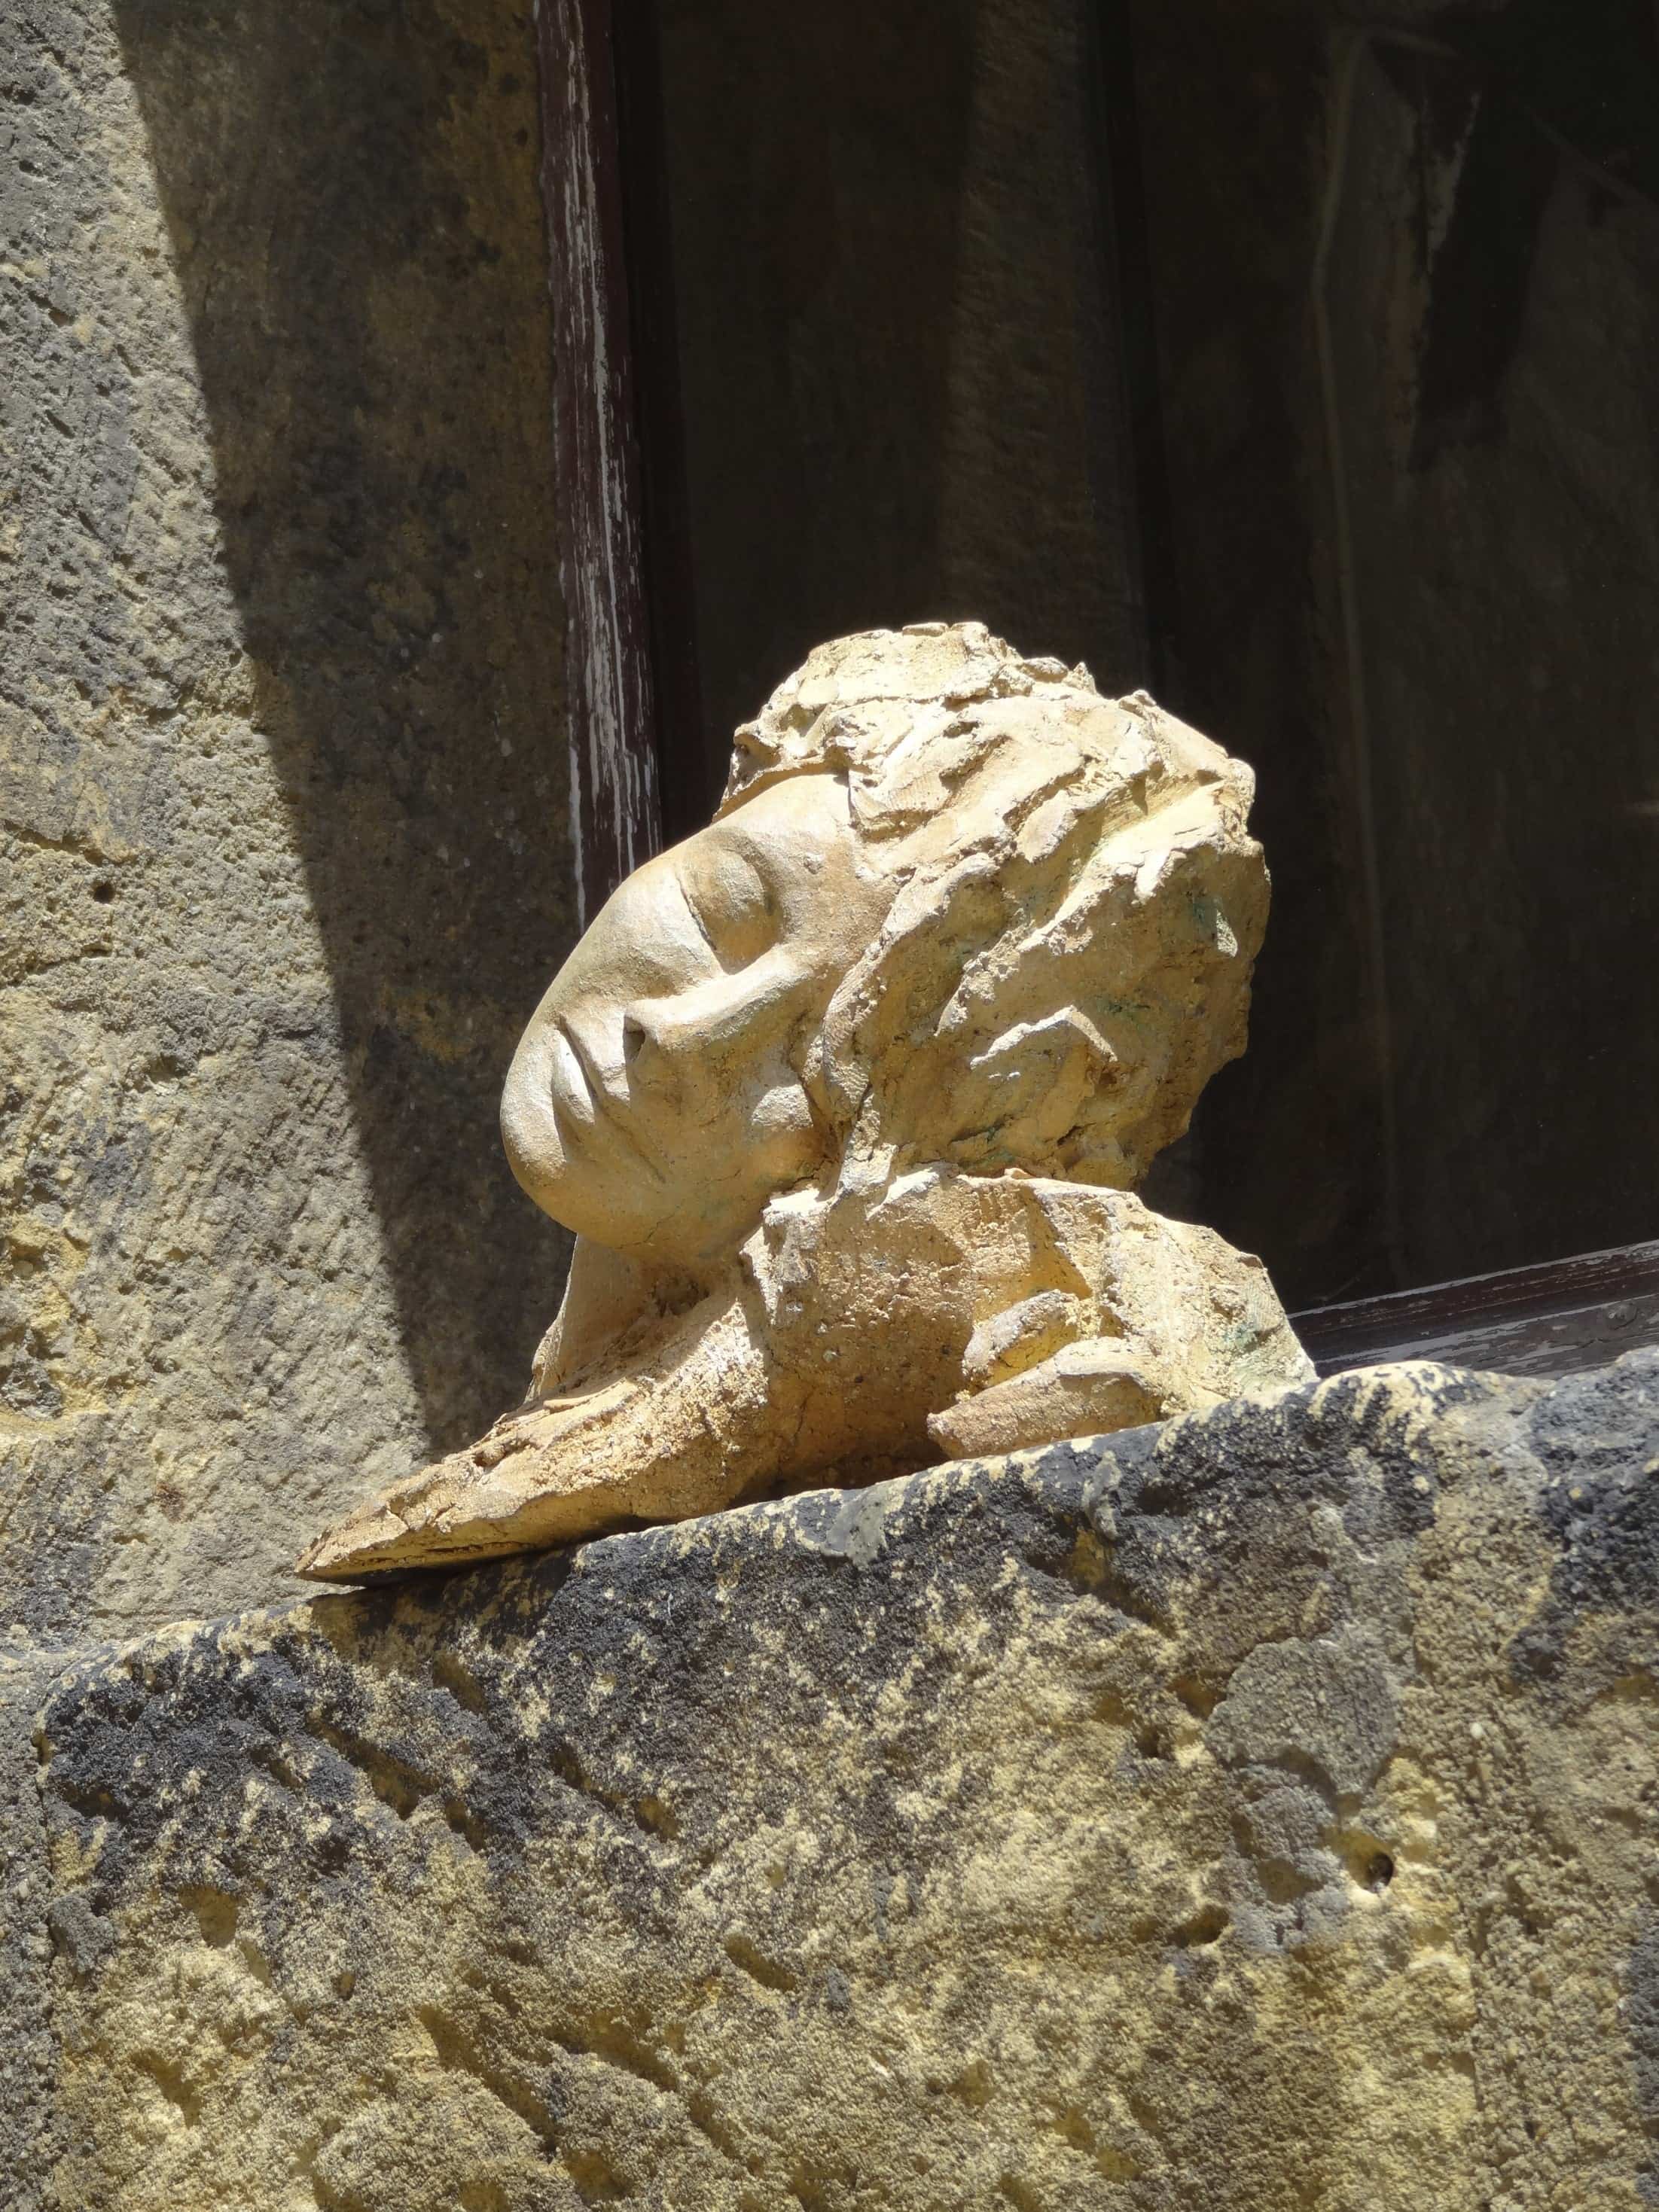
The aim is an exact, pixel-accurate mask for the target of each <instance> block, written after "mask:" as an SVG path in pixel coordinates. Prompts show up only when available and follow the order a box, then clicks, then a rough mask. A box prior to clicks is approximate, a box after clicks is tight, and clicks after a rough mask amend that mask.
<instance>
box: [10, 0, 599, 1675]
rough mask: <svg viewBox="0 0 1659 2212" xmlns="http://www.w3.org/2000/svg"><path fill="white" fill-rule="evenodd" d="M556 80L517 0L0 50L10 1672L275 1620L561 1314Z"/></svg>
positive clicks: (18, 33) (184, 13) (315, 14)
mask: <svg viewBox="0 0 1659 2212" xmlns="http://www.w3.org/2000/svg"><path fill="white" fill-rule="evenodd" d="M534 73H535V72H534V53H533V39H532V24H531V16H530V9H529V7H528V5H527V4H520V0H410V5H408V6H406V7H400V8H398V9H386V8H384V7H382V6H380V4H379V3H378V0H296V4H295V5H293V6H284V7H283V8H280V9H269V8H259V7H256V6H252V5H248V4H245V0H200V4H197V0H191V4H190V5H187V6H181V5H178V4H175V0H19V4H18V5H16V6H15V7H11V8H8V9H6V10H5V11H4V12H3V19H0V75H3V79H4V82H5V87H6V94H7V96H6V99H5V100H4V102H3V114H0V154H3V159H0V228H3V232H4V237H5V252H4V255H3V257H0V344H3V349H4V355H5V361H6V374H5V379H4V391H3V394H0V450H3V452H4V454H5V465H6V478H7V495H6V502H5V507H4V510H3V518H0V593H3V599H4V613H3V619H4V629H5V635H6V652H5V665H4V668H3V671H0V1070H3V1073H0V1216H3V1219H4V1233H3V1236H0V1632H6V1631H10V1632H14V1634H15V1633H18V1632H21V1633H22V1634H23V1635H26V1636H27V1638H30V1639H32V1640H34V1641H37V1642H40V1643H56V1644H62V1643H64V1642H65V1641H70V1642H72V1641H76V1640H80V1639H82V1638H87V1637H88V1636H93V1637H97V1636H112V1637H114V1636H123V1635H132V1634H136V1633H139V1632H143V1631H145V1630H148V1629H150V1628H153V1627H158V1626H161V1624H163V1623H164V1622H166V1621H167V1620H171V1619H173V1618H176V1617H177V1616H179V1614H181V1613H191V1612H197V1611H201V1612H211V1613H224V1612H228V1611H230V1610H233V1609H234V1608H237V1607H245V1606H248V1605H252V1604H258V1603H268V1602H270V1601H271V1599H272V1597H273V1595H275V1594H276V1593H278V1592H280V1591H281V1590H283V1588H284V1586H285V1578H286V1570H287V1567H288V1565H289V1560H290V1559H291V1558H292V1556H293V1552H294V1549H295V1541H296V1537H297V1534H298V1533H299V1531H300V1530H301V1529H302V1528H304V1527H305V1526H306V1525H307V1522H309V1521H314V1520H315V1519H316V1517H317V1516H319V1514H325V1513H326V1511H327V1510H330V1508H331V1506H340V1507H343V1505H344V1504H346V1503H347V1502H348V1501H349V1500H350V1499H352V1498H355V1497H356V1495H357V1493H358V1492H359V1490H360V1488H361V1486H362V1481H363V1479H364V1475H365V1473H366V1471H368V1470H375V1471H380V1472H381V1473H382V1474H383V1476H384V1477H385V1478H386V1479H389V1478H390V1477H391V1476H392V1475H393V1474H397V1473H399V1472H401V1471H402V1470H403V1469H404V1468H406V1467H408V1466H409V1465H410V1464H411V1463H413V1462H416V1461H418V1460H419V1459H420V1457H421V1456H422V1454H423V1453H425V1452H428V1451H429V1450H430V1449H432V1448H433V1447H434V1445H435V1444H438V1445H446V1444H450V1443H459V1442H460V1441H462V1440H463V1439H464V1438H465V1437H468V1436H470V1435H472V1434H475V1433H476V1432H477V1428H478V1427H479V1426H480V1425H481V1424H482V1423H483V1421H484V1420H485V1419H488V1418H489V1417H490V1416H491V1415H493V1413H495V1411H496V1410H497V1408H498V1407H499V1406H500V1405H501V1402H502V1400H503V1398H504V1397H505V1396H506V1395H508V1394H509V1393H510V1392H511V1391H513V1389H516V1388H517V1387H518V1385H519V1383H520V1380H521V1377H522V1374H523V1371H524V1369H525V1367H526V1364H527V1362H528V1358H529V1355H530V1352H531V1351H532V1347H533V1345H534V1341H535V1337H536V1334H537V1332H538V1328H539V1327H540V1326H541V1325H542V1324H543V1323H544V1313H545V1308H546V1306H547V1304H549V1303H550V1300H551V1298H552V1297H553V1295H554V1293H555V1291H556V1285H557V1279H558V1272H559V1270H558V1264H557V1263H558V1259H559V1249H560V1248H559V1244H558V1241H557V1237H556V1232H555V1231H551V1230H550V1229H548V1228H547V1227H546V1226H545V1225H544V1224H542V1223H541V1222H540V1221H539V1220H538V1218H537V1217H536V1215H535V1214H534V1212H533V1211H532V1208H531V1207H530V1206H528V1205H527V1204H526V1203H525V1202H523V1201H522V1200H520V1198H519V1197H518V1194H516V1193H515V1192H514V1191H513V1188H512V1187H511V1185H510V1183H509V1182H508V1180H507V1176H505V1175H504V1174H503V1173H502V1172H501V1166H500V1158H499V1147H498V1145H497V1141H496V1138H495V1128H494V1121H495V1096H496V1093H497V1092H498V1091H499V1089H500V1085H501V1074H502V1072H503V1071H504V1069H505V1067H506V1065H507V1060H508V1059H509V1057H510V1055H511V1050H512V1044H513V1037H514V1036H515V1035H516V1033H517V1030H518V1028H519V1026H520V1024H521V1022H522V1020H523V1018H524V1016H525V1014H526V1012H528V1011H529V1007H530V1005H531V1004H532V1003H533V998H534V994H535V991H536V989H537V988H538V987H539V984H540V982H541V981H542V979H543V977H544V974H545V971H546V969H547V968H548V967H549V966H550V965H551V964H552V963H554V961H555V960H556V958H557V957H558V956H559V953H560V952H561V951H562V947H563V945H565V944H566V943H567V942H568V937H569V934H570V929H569V918H570V913H571V905H572V902H571V899H570V883H569V873H570V872H569V863H568V842H567V839H566V836H565V832H564V829H563V826H562V825H563V821H564V816H565V811H566V809H565V791H564V769H563V746H562V728H561V720H560V716H561V711H562V698H561V684H562V669H561V660H560V644H559V641H560V635H561V629H562V615H561V609H560V605H559V600H558V592H557V586H556V568H557V544H556V511H557V502H556V500H555V498H554V495H553V487H552V481H551V471H552V455H551V448H550V440H549V438H548V435H547V422H548V418H549V410H550V358H551V336H550V328H551V326H550V314H551V307H550V301H549V300H548V296H547V286H546V258H545V249H544V232H543V222H542V215H541V209H540V204H539V199H538V191H537V181H536V170H537V161H538V137H537V125H536V111H535V93H534ZM394 894H395V895H394Z"/></svg>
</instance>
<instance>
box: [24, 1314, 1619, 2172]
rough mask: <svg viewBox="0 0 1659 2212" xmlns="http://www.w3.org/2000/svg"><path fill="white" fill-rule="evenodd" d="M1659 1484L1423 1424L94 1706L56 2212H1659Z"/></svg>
mask: <svg viewBox="0 0 1659 2212" xmlns="http://www.w3.org/2000/svg"><path fill="white" fill-rule="evenodd" d="M1656 1453H1659V1355H1654V1354H1651V1353H1643V1354H1636V1355H1632V1357H1631V1358H1629V1359H1627V1360H1626V1361H1624V1362H1621V1363H1620V1364H1619V1365H1618V1366H1617V1367H1615V1368H1613V1369H1611V1370H1605V1371H1603V1372H1602V1373H1601V1374H1599V1375H1595V1376H1586V1377H1577V1378H1574V1379H1573V1380H1571V1381H1570V1382H1563V1383H1558V1384H1555V1385H1553V1386H1547V1385H1544V1384H1541V1383H1504V1382H1501V1381H1499V1380H1498V1379H1497V1378H1493V1377H1479V1376H1468V1375H1459V1374H1455V1373H1451V1372H1449V1371H1447V1370H1437V1369H1432V1368H1425V1367H1418V1368H1398V1369H1382V1370H1374V1371H1373V1372H1371V1373H1370V1374H1366V1375H1358V1376H1344V1377H1341V1378H1339V1379H1337V1380H1336V1381H1334V1382H1330V1383H1324V1384H1322V1385H1319V1386H1317V1387H1316V1388H1312V1389H1303V1390H1299V1391H1297V1392H1293V1393H1291V1395H1289V1396H1288V1397H1286V1398H1285V1399H1283V1400H1281V1401H1278V1402H1276V1403H1271V1404H1267V1405H1261V1406H1252V1405H1246V1404H1242V1403H1241V1404H1235V1405H1233V1406H1230V1407H1221V1408H1219V1409H1218V1410H1217V1411H1216V1412H1214V1413H1208V1414H1204V1415H1194V1416H1191V1417H1189V1418H1188V1419H1185V1420H1183V1421H1181V1422H1177V1423H1173V1424H1170V1425H1168V1426H1167V1427H1165V1428H1164V1429H1162V1430H1158V1429H1148V1430H1141V1431H1136V1432H1134V1433H1133V1434H1132V1435H1127V1436H1123V1437H1117V1438H1115V1439H1109V1440H1106V1441H1105V1442H1103V1443H1101V1442H1097V1443H1092V1444H1088V1443H1085V1444H1078V1445H1060V1446H1055V1447H1053V1448H1051V1449H1048V1451H1046V1452H1043V1453H1040V1454H1032V1455H1026V1456H1024V1457H1021V1458H1018V1459H1015V1460H1012V1461H1001V1462H986V1463H982V1464H972V1463H970V1464H965V1465H958V1466H955V1467H949V1468H941V1469H939V1470H936V1471H933V1472H930V1473H927V1474H921V1475H916V1476H913V1477H911V1478H908V1480H903V1481H900V1482H896V1483H889V1484H884V1485H882V1486H878V1487H877V1488H875V1489H873V1490H871V1491H867V1492H817V1493H814V1494H812V1495H809V1496H805V1497H801V1498H794V1499H790V1500H787V1501H784V1502H781V1503H779V1504H763V1505H756V1506H750V1507H746V1508H743V1509H739V1510H735V1511H732V1512H730V1513H727V1514H723V1515H720V1516H716V1517H714V1518H712V1519H709V1520H705V1521H701V1522H691V1523H688V1524H686V1525H685V1526H684V1527H682V1528H657V1529H648V1530H646V1531H644V1532H643V1533H641V1534H629V1535H622V1536H617V1537H615V1538H611V1539H609V1540H607V1541H602V1542H599V1543H595V1544H592V1545H589V1546H588V1547H586V1548H584V1549H581V1550H580V1551H578V1552H576V1553H574V1554H565V1555H558V1554H555V1555H549V1556H546V1557H544V1558H541V1559H528V1560H524V1561H520V1562H516V1563H513V1564H511V1565H505V1566H501V1567H495V1568H489V1569H485V1570H482V1571H477V1572H474V1573H471V1574H468V1575H463V1576H459V1577H450V1578H447V1579H444V1578H438V1577H432V1578H429V1579H428V1580H427V1581H425V1582H424V1583H421V1584H419V1585H417V1586H411V1587H410V1588H408V1589H404V1590H402V1591H393V1592H388V1593H386V1594H383V1595H351V1596H339V1597H330V1598H325V1599H323V1600H321V1601H319V1602H316V1603H313V1604H311V1605H308V1606H305V1607H300V1608H297V1609H295V1610H293V1611H290V1612H287V1613H275V1614H269V1613H267V1614H260V1615H252V1616H248V1617H246V1618H243V1619H240V1620H234V1621H231V1622H228V1623H226V1624H222V1625H221V1626H216V1627H212V1628H205V1629H204V1628H190V1627H185V1628H180V1629H179V1630H176V1631H173V1632H169V1633H167V1634H165V1635H162V1636H160V1637H156V1638H151V1639H149V1640H147V1641H143V1642H140V1643H138V1644H134V1645H131V1646H130V1647H128V1648H127V1649H126V1650H124V1651H120V1652H113V1653H111V1654H108V1655H106V1656H97V1657H95V1658H93V1659H91V1660H89V1661H88V1662H82V1664H81V1665H79V1666H78V1667H76V1668H73V1669H71V1670H70V1671H69V1672H68V1673H67V1674H64V1675H63V1676H61V1677H60V1679H59V1680H58V1681H57V1682H55V1683H53V1684H46V1685H40V1686H38V1688H39V1690H40V1694H41V1695H42V1696H43V1697H44V1699H45V1711H44V1715H43V1717H42V1720H41V1722H40V1737H39V1741H40V1754H41V1760H42V1765H41V1769H40V1799H39V1801H38V1802H37V1805H36V1808H35V1809H36V1811H37V1812H43V1815H44V1822H45V1826H46V1831H47V1836H48V1838H49V1840H48V1841H47V1842H46V1843H45V1844H42V1842H41V1840H40V1838H39V1836H38V1835H37V1836H35V1837H33V1838H29V1837H20V1838H19V1841H18V1844H17V1847H16V1849H15V1851H14V1854H13V1858H12V1864H13V1868H14V1873H13V1886H14V1892H15V1898H16V1899H18V1900H21V1901H19V1902H17V1903H15V1905H14V1908H13V1911H12V1912H11V1913H10V1914H9V1917H8V1923H7V1924H8V1926H9V1929H11V1931H12V1935H13V1940H14V1942H15V1944H16V1945H17V1947H18V1949H19V1954H20V1957H21V1966H20V1968H19V1971H18V1972H17V1973H16V1974H15V1976H14V1978H13V1984H12V1986H13V1988H14V1989H15V1990H21V1992H22V1993H23V1995H24V1996H26V1997H27V2008H25V2007H24V2006H23V2004H22V2002H21V1999H20V2000H19V2002H20V2009H19V2011H18V2013H17V2014H16V2015H15V2017H16V2018H17V2020H18V2021H19V2022H20V2028H19V2030H18V2032H17V2040H18V2042H19V2044H20V2045H21V2043H22V2041H23V2040H24V2035H25V2032H26V2031H27V2023H28V2022H29V2021H33V2022H34V2023H35V2027H34V2031H33V2039H32V2041H30V2043H29V2045H28V2048H29V2051H31V2052H32V2053H33V2060H34V2070H33V2072H32V2073H31V2074H30V2075H28V2076H27V2079H26V2080H25V2081H24V2083H23V2086H24V2087H25V2090H26V2092H27V2093H26V2094H25V2095H24V2096H23V2097H22V2099H21V2101H20V2102H18V2103H16V2104H15V2105H11V2106H9V2107H8V2111H7V2118H6V2119H5V2121H4V2122H0V2127H3V2126H9V2128H10V2129H11V2130H12V2131H13V2143H14V2145H15V2146H16V2147H17V2161H18V2162H17V2164H16V2166H15V2171H16V2172H19V2173H20V2174H21V2175H23V2177H24V2179H23V2182H22V2185H21V2188H20V2189H18V2190H16V2191H15V2192H14V2195H13V2197H11V2198H10V2199H9V2200H7V2201H8V2203H9V2204H10V2205H15V2206H16V2207H18V2208H20V2212H21V2208H23V2207H29V2208H33V2207H34V2206H36V2205H52V2206H58V2207H63V2208H64V2212H67V2208H70V2207H74V2208H76V2212H83V2209H84V2208H92V2207H96V2208H99V2212H152V2208H154V2212H173V2208H176V2207H178V2206H181V2205H197V2204H200V2205H207V2204H214V2205H234V2206H236V2207H237V2208H238V2212H313V2208H323V2212H386V2208H387V2207H389V2206H392V2205H396V2206H397V2207H398V2212H450V2208H453V2207H456V2206H461V2207H467V2208H474V2212H484V2208H488V2212H542V2208H548V2212H551V2208H565V2207H570V2208H573V2212H574V2208H577V2207H580V2206H582V2205H592V2204H599V2203H612V2202H624V2201H625V2202H631V2203H638V2204H640V2205H641V2206H653V2207H661V2208H667V2207H669V2206H678V2207H680V2208H682V2212H685V2209H686V2208H699V2209H701V2208H705V2207H707V2208H710V2212H713V2208H716V2207H719V2208H728V2207H729V2208H738V2207H742V2208H745V2212H799V2208H800V2207H803V2206H805V2207H811V2208H814V2212H923V2208H926V2209H927V2212H947V2208H948V2212H962V2208H983V2209H984V2212H1004V2208H1006V2207H1008V2206H1011V2205H1012V2206H1014V2207H1016V2208H1019V2212H1036V2208H1044V2212H1088V2208H1098V2212H1151V2208H1154V2207H1156V2208H1159V2212H1223V2208H1236V2212H1372V2208H1374V2207H1376V2206H1378V2205H1386V2206H1388V2207H1389V2212H1483V2209H1484V2208H1496V2207H1498V2206H1502V2207H1504V2208H1505V2212H1534V2208H1536V2212H1542V2208H1544V2207H1546V2206H1551V2205H1562V2204H1568V2203H1571V2204H1572V2205H1574V2206H1579V2207H1584V2208H1587V2209H1588V2208H1593V2212H1637V2208H1638V2206H1640V2205H1641V2204H1643V2203H1651V2202H1652V2201H1653V2198H1654V2193H1655V2188H1656V2176H1659V2136H1656V2129H1659V2031H1656V2021H1659V1905H1656V1900H1655V1898H1654V1894H1653V1886H1652V1877H1653V1867H1654V1863H1655V1859H1654V1845H1655V1842H1656V1839H1659V1690H1656V1685H1655V1680H1654V1674H1653V1660H1654V1653H1655V1650H1656V1649H1659V1640H1656V1631H1659V1518H1656V1503H1659V1488H1656V1486H1655V1484H1654V1481H1653V1479H1652V1468H1653V1467H1654V1465H1655V1459H1656ZM30 2145H33V2146H35V2147H37V2148H36V2151H35V2153H34V2154H33V2155H34V2156H35V2157H36V2158H37V2159H38V2156H39V2147H40V2146H43V2145H44V2146H46V2147H48V2148H55V2150H56V2153H57V2160H58V2162H57V2165H56V2169H55V2173H54V2174H53V2176H52V2179H51V2180H50V2182H47V2181H46V2179H45V2178H44V2175H43V2173H42V2170H41V2168H40V2165H39V2164H38V2163H35V2164H30V2163H29V2162H28V2160H29V2159H30V2156H31V2153H30V2151H29V2149H28V2146H30Z"/></svg>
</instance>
